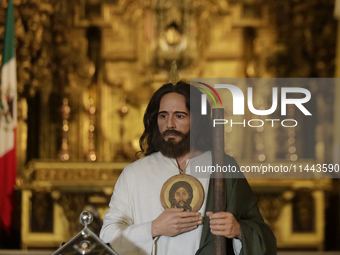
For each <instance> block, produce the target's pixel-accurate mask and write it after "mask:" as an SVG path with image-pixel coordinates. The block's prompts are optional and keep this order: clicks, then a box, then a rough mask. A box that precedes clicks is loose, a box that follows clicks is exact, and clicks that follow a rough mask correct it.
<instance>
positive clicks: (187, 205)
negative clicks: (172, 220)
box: [171, 199, 192, 212]
mask: <svg viewBox="0 0 340 255" xmlns="http://www.w3.org/2000/svg"><path fill="white" fill-rule="evenodd" d="M181 201H182V202H183V205H180V202H181ZM181 201H179V202H178V203H176V201H175V200H174V199H173V202H172V204H171V208H183V209H184V211H190V212H191V211H192V208H191V206H190V203H191V200H190V201H189V200H188V201H186V202H184V201H183V200H181Z"/></svg>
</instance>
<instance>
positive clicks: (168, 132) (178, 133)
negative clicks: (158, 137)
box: [162, 130, 184, 137]
mask: <svg viewBox="0 0 340 255" xmlns="http://www.w3.org/2000/svg"><path fill="white" fill-rule="evenodd" d="M167 135H177V136H179V137H183V136H184V134H183V133H182V132H180V131H177V130H165V131H164V132H163V133H162V136H163V137H165V136H167Z"/></svg>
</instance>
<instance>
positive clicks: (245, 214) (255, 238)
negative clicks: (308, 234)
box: [196, 155, 276, 255]
mask: <svg viewBox="0 0 340 255" xmlns="http://www.w3.org/2000/svg"><path fill="white" fill-rule="evenodd" d="M229 164H230V165H231V166H236V167H237V170H239V166H238V164H237V163H236V161H235V159H234V158H232V157H230V156H228V155H225V157H224V165H229ZM224 180H225V192H226V194H225V195H226V196H225V197H226V200H227V201H226V210H225V211H226V212H230V213H232V214H233V215H234V217H235V219H236V220H237V221H238V223H239V224H240V228H241V235H242V240H241V242H242V249H241V252H240V255H275V254H276V238H275V236H274V234H273V232H272V231H271V229H270V228H269V226H268V225H267V224H266V223H265V222H264V221H263V218H262V216H261V214H260V211H259V208H258V206H257V201H256V198H255V196H254V194H253V192H252V190H251V188H250V186H249V184H248V182H247V180H246V178H245V177H244V175H243V174H242V173H241V172H240V171H239V173H235V174H230V175H229V176H226V178H225V179H224ZM212 187H213V185H212V179H210V183H209V190H208V196H207V204H206V212H207V211H213V210H212V206H213V205H212V200H213V188H212ZM213 254H214V236H213V234H212V233H211V232H210V224H209V217H207V216H206V215H204V223H203V231H202V236H201V241H200V247H199V249H198V250H197V252H196V255H213ZM227 255H234V251H233V245H232V239H228V238H227Z"/></svg>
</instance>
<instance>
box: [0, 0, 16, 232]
mask: <svg viewBox="0 0 340 255" xmlns="http://www.w3.org/2000/svg"><path fill="white" fill-rule="evenodd" d="M16 87H17V82H16V62H15V47H14V11H13V0H8V5H7V11H6V26H5V38H4V52H3V55H2V66H1V80H0V223H1V227H2V228H3V229H5V230H6V231H7V232H8V233H9V230H10V226H11V213H12V208H13V196H14V190H13V189H14V186H15V179H16V172H17V163H16V130H17V88H16Z"/></svg>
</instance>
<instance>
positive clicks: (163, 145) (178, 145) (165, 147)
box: [155, 130, 190, 158]
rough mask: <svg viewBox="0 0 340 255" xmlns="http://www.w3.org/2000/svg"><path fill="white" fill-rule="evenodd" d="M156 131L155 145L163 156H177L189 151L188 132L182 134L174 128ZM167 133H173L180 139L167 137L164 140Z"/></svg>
mask: <svg viewBox="0 0 340 255" xmlns="http://www.w3.org/2000/svg"><path fill="white" fill-rule="evenodd" d="M157 133H158V134H157V135H156V136H155V138H156V141H155V147H156V148H157V149H158V150H159V151H160V152H161V153H162V154H163V155H164V156H165V157H168V158H178V157H181V156H183V155H184V154H186V153H188V152H189V151H190V132H187V133H186V134H183V133H182V132H179V131H176V130H166V131H164V132H163V133H162V134H160V133H159V132H157ZM169 134H174V135H176V136H178V137H180V140H179V141H176V140H175V139H174V138H168V140H167V141H166V140H165V137H166V136H167V135H169Z"/></svg>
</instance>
